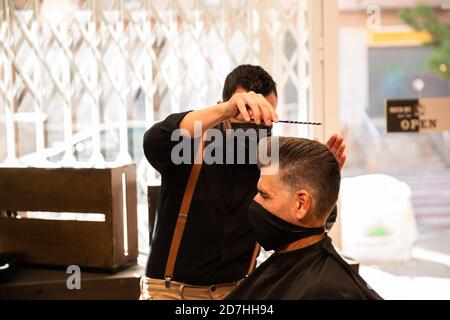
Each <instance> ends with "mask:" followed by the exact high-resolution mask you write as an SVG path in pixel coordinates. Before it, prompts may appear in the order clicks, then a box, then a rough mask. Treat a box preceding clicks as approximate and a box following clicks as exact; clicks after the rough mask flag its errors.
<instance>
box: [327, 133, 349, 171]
mask: <svg viewBox="0 0 450 320" xmlns="http://www.w3.org/2000/svg"><path fill="white" fill-rule="evenodd" d="M327 147H328V148H329V149H330V150H331V152H333V153H334V154H335V155H336V158H337V160H338V162H339V167H340V168H341V169H342V168H343V167H344V164H345V160H346V159H347V156H346V155H345V147H346V146H345V143H344V137H343V136H340V135H338V134H333V135H332V136H331V138H330V139H329V140H328V142H327Z"/></svg>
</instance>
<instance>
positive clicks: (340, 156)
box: [325, 134, 347, 230]
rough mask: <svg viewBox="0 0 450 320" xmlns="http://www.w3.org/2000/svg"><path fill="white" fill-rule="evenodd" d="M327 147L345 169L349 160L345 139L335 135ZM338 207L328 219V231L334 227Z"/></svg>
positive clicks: (326, 224) (326, 225) (329, 140)
mask: <svg viewBox="0 0 450 320" xmlns="http://www.w3.org/2000/svg"><path fill="white" fill-rule="evenodd" d="M326 145H327V147H328V148H329V149H330V150H331V151H332V152H333V153H334V154H335V156H336V158H337V160H338V162H339V167H340V168H341V170H342V168H343V167H344V164H345V160H347V157H346V155H345V147H346V146H345V142H344V137H342V136H340V135H338V134H333V135H332V136H331V137H330V139H328V141H327V143H326ZM337 211H338V210H337V206H335V207H334V208H333V210H332V211H331V213H330V215H329V216H328V219H327V221H326V223H325V227H326V228H327V230H331V227H332V226H333V225H334V223H335V222H336V219H337V214H338V212H337Z"/></svg>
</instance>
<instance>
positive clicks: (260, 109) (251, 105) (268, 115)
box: [224, 91, 278, 126]
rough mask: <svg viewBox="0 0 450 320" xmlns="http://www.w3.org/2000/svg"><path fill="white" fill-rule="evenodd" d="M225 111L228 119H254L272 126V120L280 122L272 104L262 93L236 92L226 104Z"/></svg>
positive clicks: (256, 121)
mask: <svg viewBox="0 0 450 320" xmlns="http://www.w3.org/2000/svg"><path fill="white" fill-rule="evenodd" d="M224 113H225V115H226V117H227V118H228V119H233V118H234V119H236V120H240V121H247V122H250V121H252V120H253V121H254V122H255V123H256V124H258V125H259V124H261V121H263V123H264V124H265V125H266V126H271V125H272V122H278V116H277V114H276V112H275V110H274V108H273V107H272V105H271V104H270V103H269V102H268V101H267V100H266V98H264V96H263V95H262V94H258V93H255V92H253V91H250V92H242V93H236V94H234V95H233V96H232V97H231V99H230V100H228V101H227V102H225V104H224Z"/></svg>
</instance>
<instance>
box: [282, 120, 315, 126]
mask: <svg viewBox="0 0 450 320" xmlns="http://www.w3.org/2000/svg"><path fill="white" fill-rule="evenodd" d="M278 122H281V123H295V124H310V125H313V126H321V125H322V123H320V122H308V121H291V120H278Z"/></svg>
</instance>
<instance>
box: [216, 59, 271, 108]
mask: <svg viewBox="0 0 450 320" xmlns="http://www.w3.org/2000/svg"><path fill="white" fill-rule="evenodd" d="M238 87H242V88H243V89H245V90H247V91H254V92H255V93H260V94H262V95H263V96H267V95H269V94H270V93H271V92H274V93H275V96H277V85H276V83H275V81H274V80H273V78H272V76H271V75H270V74H269V73H268V72H267V71H266V70H264V69H263V68H261V67H260V66H253V65H250V64H242V65H240V66H237V67H236V68H234V69H233V71H231V72H230V73H229V74H228V76H227V77H226V79H225V84H224V86H223V92H222V99H223V101H228V100H230V98H231V97H232V95H233V93H234V92H235V91H236V89H237V88H238Z"/></svg>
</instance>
